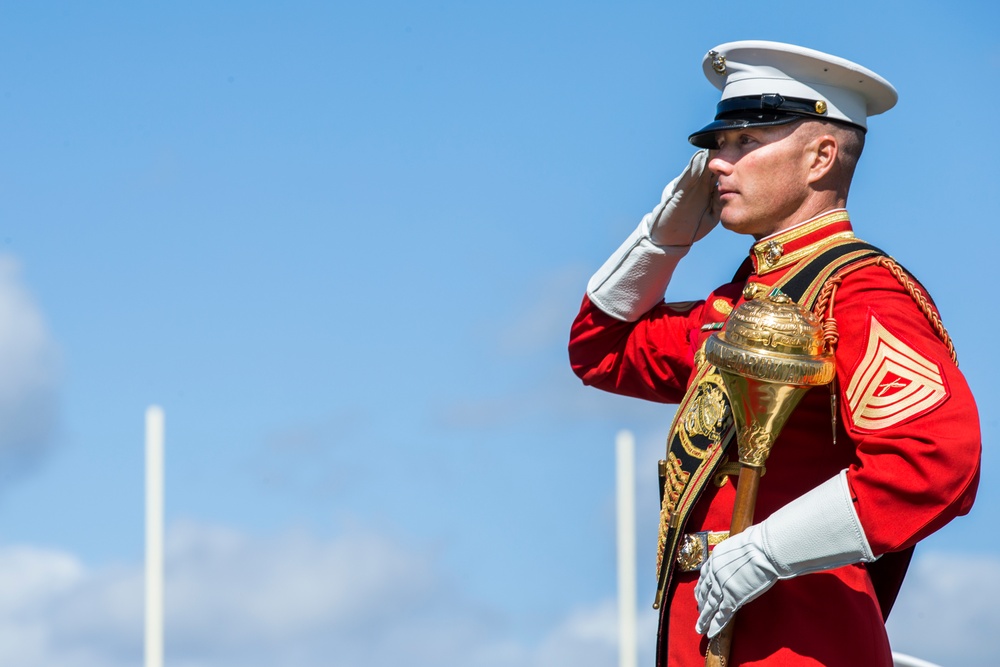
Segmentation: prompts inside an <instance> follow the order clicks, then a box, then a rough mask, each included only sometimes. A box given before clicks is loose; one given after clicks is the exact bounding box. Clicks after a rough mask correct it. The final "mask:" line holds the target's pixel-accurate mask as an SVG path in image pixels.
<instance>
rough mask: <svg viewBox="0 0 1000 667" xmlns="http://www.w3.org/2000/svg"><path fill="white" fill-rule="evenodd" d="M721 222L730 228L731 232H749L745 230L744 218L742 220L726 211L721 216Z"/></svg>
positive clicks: (724, 227) (723, 226) (725, 227)
mask: <svg viewBox="0 0 1000 667" xmlns="http://www.w3.org/2000/svg"><path fill="white" fill-rule="evenodd" d="M719 224H720V225H722V228H723V229H726V230H729V231H731V232H736V233H737V234H746V233H748V232H747V231H746V230H745V228H746V223H745V222H744V221H743V220H740V219H739V218H736V217H734V216H727V215H726V212H725V211H723V212H722V217H721V218H719Z"/></svg>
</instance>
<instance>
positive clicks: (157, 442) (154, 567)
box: [145, 405, 164, 667]
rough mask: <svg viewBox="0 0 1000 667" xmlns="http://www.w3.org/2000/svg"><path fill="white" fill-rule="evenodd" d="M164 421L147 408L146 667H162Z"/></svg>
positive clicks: (159, 412)
mask: <svg viewBox="0 0 1000 667" xmlns="http://www.w3.org/2000/svg"><path fill="white" fill-rule="evenodd" d="M163 421H164V420H163V410H162V409H161V408H160V407H159V406H156V405H151V406H149V408H147V409H146V641H145V651H146V667H163V430H164V429H163Z"/></svg>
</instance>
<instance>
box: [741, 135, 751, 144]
mask: <svg viewBox="0 0 1000 667" xmlns="http://www.w3.org/2000/svg"><path fill="white" fill-rule="evenodd" d="M749 143H753V137H751V136H750V135H748V134H741V135H740V145H741V146H746V145H747V144H749Z"/></svg>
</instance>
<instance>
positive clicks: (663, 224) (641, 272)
mask: <svg viewBox="0 0 1000 667" xmlns="http://www.w3.org/2000/svg"><path fill="white" fill-rule="evenodd" d="M708 160H709V155H708V151H707V150H700V151H698V152H697V153H695V154H694V156H693V157H692V158H691V161H690V162H689V163H688V166H687V167H686V168H685V169H684V171H682V172H681V175H680V176H678V177H677V178H675V179H674V180H672V181H671V182H670V183H669V185H667V187H666V188H664V190H663V196H662V197H661V199H660V203H659V204H658V205H657V206H656V208H654V209H653V210H652V211H651V212H649V213H647V214H646V215H645V216H644V217H643V218H642V221H641V222H640V223H639V227H638V228H637V229H636V230H635V231H634V232H632V235H631V236H629V237H628V239H626V241H625V243H623V244H622V246H621V247H620V248H618V250H616V251H615V253H614V254H613V255H611V257H610V258H609V259H608V261H606V262H605V263H604V266H602V267H601V268H600V269H598V271H597V273H595V274H594V276H593V277H592V278H591V279H590V282H589V283H588V284H587V295H588V296H589V297H590V300H591V301H592V302H593V303H594V305H595V306H597V307H598V308H600V309H601V310H603V311H604V312H606V313H607V314H608V315H611V316H612V317H616V318H618V319H620V320H624V321H626V322H634V321H635V320H637V319H639V317H640V316H641V315H642V314H643V313H645V312H646V311H647V310H649V309H650V308H652V307H653V306H655V305H656V304H657V303H658V302H659V301H660V300H661V299H662V298H663V293H664V292H665V291H666V289H667V284H668V283H669V282H670V277H671V276H672V275H673V273H674V267H676V266H677V262H679V261H680V259H681V258H682V257H683V256H684V255H686V254H687V251H688V249H689V248H690V247H691V244H692V243H694V242H695V241H698V240H699V239H701V238H703V237H704V236H705V235H706V234H708V233H709V232H710V231H712V228H713V227H715V225H716V224H718V222H719V212H720V209H719V207H718V205H717V204H718V198H716V197H715V176H714V175H713V174H712V172H710V171H709V170H708Z"/></svg>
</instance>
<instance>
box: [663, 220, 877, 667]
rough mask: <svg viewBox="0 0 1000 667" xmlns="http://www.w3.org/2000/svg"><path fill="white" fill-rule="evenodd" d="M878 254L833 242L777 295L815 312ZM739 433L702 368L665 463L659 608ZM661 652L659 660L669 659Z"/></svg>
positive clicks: (851, 241)
mask: <svg viewBox="0 0 1000 667" xmlns="http://www.w3.org/2000/svg"><path fill="white" fill-rule="evenodd" d="M884 255H885V253H884V252H882V251H881V250H879V249H878V248H876V247H874V246H872V245H869V244H868V243H865V242H864V241H860V240H858V239H855V238H847V239H838V240H835V241H832V242H831V243H830V244H829V245H826V246H824V247H823V249H821V250H819V251H817V253H816V254H814V255H813V256H812V257H810V258H807V259H805V260H803V261H802V262H801V264H800V265H799V267H798V268H793V269H792V270H791V271H790V272H789V273H788V274H787V275H786V276H785V277H784V278H783V279H782V280H781V281H779V282H778V283H776V284H775V285H773V286H770V288H769V289H771V290H775V289H777V290H780V291H781V292H782V293H784V294H786V295H787V296H789V297H791V298H792V299H793V300H794V301H796V302H797V303H798V304H799V305H800V306H802V307H803V308H805V309H806V310H807V311H811V310H812V308H813V306H814V305H815V303H816V299H817V297H818V296H819V293H820V290H822V288H823V285H824V284H825V283H826V281H827V280H828V279H829V278H830V277H831V276H833V275H834V274H836V273H837V272H838V271H840V270H842V269H844V268H845V267H847V266H849V265H851V264H854V263H855V262H858V261H861V260H864V259H869V258H874V257H879V256H884ZM734 433H735V427H734V425H733V417H732V411H731V409H730V406H729V398H728V396H726V391H725V387H724V385H723V384H722V377H721V376H720V375H719V373H718V371H717V370H716V369H715V367H714V366H712V365H711V364H708V363H704V362H703V363H701V364H700V365H698V368H697V370H696V371H695V377H694V379H693V380H692V382H691V384H690V385H689V386H688V390H687V393H686V394H685V396H684V399H683V400H682V401H681V403H680V405H678V406H677V413H676V415H675V416H674V421H673V424H671V426H670V435H669V436H668V439H667V443H668V446H667V458H666V459H665V460H663V461H660V467H659V473H660V531H659V550H658V554H657V562H656V567H657V588H656V599H655V601H654V603H653V607H654V608H661V607H662V608H663V609H664V610H665V609H666V608H668V607H669V604H668V603H669V596H670V593H669V591H670V583H671V580H672V578H673V574H674V570H675V567H676V557H677V549H678V545H679V543H680V541H681V538H682V537H683V535H684V529H685V526H686V524H687V521H688V517H689V516H690V515H691V510H692V509H693V508H694V506H695V504H696V503H697V502H698V499H699V498H700V497H701V495H702V492H703V491H704V489H705V488H706V485H707V484H708V483H709V481H710V480H711V479H712V477H713V476H714V474H715V472H716V470H717V469H718V468H719V465H720V463H721V462H722V460H723V459H724V458H726V456H725V454H726V450H727V448H728V447H729V444H730V442H732V440H733V436H734ZM667 616H668V614H667V613H666V612H665V611H662V610H661V612H660V632H659V643H661V644H663V643H664V642H665V641H666V637H667V629H666V628H667V620H668V619H667ZM661 648H665V647H659V648H658V649H657V655H663V653H662V652H661V650H660V649H661Z"/></svg>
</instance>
